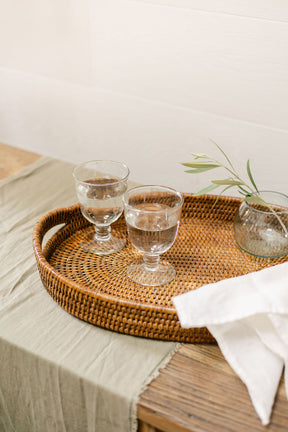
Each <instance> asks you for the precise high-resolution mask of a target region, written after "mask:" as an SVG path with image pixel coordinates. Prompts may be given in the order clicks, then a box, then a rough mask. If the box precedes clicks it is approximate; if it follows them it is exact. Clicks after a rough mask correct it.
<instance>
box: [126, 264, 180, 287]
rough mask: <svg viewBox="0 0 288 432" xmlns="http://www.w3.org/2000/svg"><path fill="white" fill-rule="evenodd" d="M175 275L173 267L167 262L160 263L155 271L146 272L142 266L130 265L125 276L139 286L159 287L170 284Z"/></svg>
mask: <svg viewBox="0 0 288 432" xmlns="http://www.w3.org/2000/svg"><path fill="white" fill-rule="evenodd" d="M175 275H176V271H175V269H174V267H173V266H172V265H171V264H169V263H168V262H165V261H163V262H161V263H160V264H159V266H158V267H157V269H156V270H147V268H146V267H145V265H144V264H131V265H130V266H128V268H127V276H128V277H129V278H130V279H131V280H132V281H133V282H136V283H138V284H140V285H146V286H159V285H164V284H166V283H168V282H171V281H172V280H173V279H174V277H175Z"/></svg>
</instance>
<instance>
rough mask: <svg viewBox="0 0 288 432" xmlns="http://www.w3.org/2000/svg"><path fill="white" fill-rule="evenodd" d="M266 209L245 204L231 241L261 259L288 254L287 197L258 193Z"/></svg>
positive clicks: (271, 193) (258, 205)
mask: <svg viewBox="0 0 288 432" xmlns="http://www.w3.org/2000/svg"><path fill="white" fill-rule="evenodd" d="M260 196H261V198H262V199H263V200H264V201H265V203H266V204H267V205H265V206H264V205H261V204H259V203H256V202H255V203H253V202H247V201H246V200H244V201H243V202H242V204H241V205H240V207H239V209H238V210H237V212H236V215H235V219H234V237H235V241H236V243H237V245H238V246H239V247H240V248H241V249H242V250H243V251H245V252H247V253H249V254H251V255H254V256H257V257H262V258H277V257H280V256H282V255H286V254H287V253H288V196H287V195H285V194H283V193H279V192H273V191H261V192H260Z"/></svg>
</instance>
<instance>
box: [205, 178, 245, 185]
mask: <svg viewBox="0 0 288 432" xmlns="http://www.w3.org/2000/svg"><path fill="white" fill-rule="evenodd" d="M212 183H214V184H217V185H224V186H225V185H227V186H228V185H231V186H239V185H242V184H243V182H241V181H239V180H235V179H233V178H227V179H224V180H212Z"/></svg>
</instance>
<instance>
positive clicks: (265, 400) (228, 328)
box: [173, 262, 288, 425]
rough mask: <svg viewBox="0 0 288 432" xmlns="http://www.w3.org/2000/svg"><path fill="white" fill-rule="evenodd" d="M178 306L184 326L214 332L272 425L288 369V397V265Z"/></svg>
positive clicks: (186, 298) (215, 286) (222, 284)
mask: <svg viewBox="0 0 288 432" xmlns="http://www.w3.org/2000/svg"><path fill="white" fill-rule="evenodd" d="M173 303H174V306H175V308H176V311H177V314H178V318H179V320H180V323H181V326H182V327H184V328H192V327H207V328H208V330H209V331H210V332H211V334H212V335H213V336H214V338H215V339H216V341H217V342H218V345H219V347H220V349H221V351H222V353H223V355H224V357H225V358H226V360H227V361H228V363H229V364H230V366H231V367H232V368H233V370H234V371H235V372H236V374H237V375H238V376H239V377H240V379H241V380H242V381H243V382H244V384H245V385H246V387H247V389H248V392H249V395H250V398H251V400H252V403H253V405H254V408H255V410H256V412H257V414H258V416H259V418H260V420H261V422H262V424H263V425H267V424H268V423H269V421H270V416H271V412H272V407H273V403H274V399H275V395H276V392H277V389H278V385H279V380H280V378H281V375H282V371H283V366H284V365H285V387H286V394H287V397H288V391H287V389H288V383H287V366H288V361H287V359H288V262H286V263H283V264H278V265H276V266H273V267H268V268H266V269H264V270H261V271H258V272H253V273H249V274H247V275H243V276H239V277H235V278H230V279H225V280H223V281H219V282H217V283H212V284H208V285H205V286H202V287H200V288H198V289H196V290H194V291H190V292H188V293H185V294H182V295H180V296H177V297H174V299H173Z"/></svg>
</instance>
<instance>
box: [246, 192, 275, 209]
mask: <svg viewBox="0 0 288 432" xmlns="http://www.w3.org/2000/svg"><path fill="white" fill-rule="evenodd" d="M245 201H246V202H248V203H253V204H260V205H263V206H265V207H269V208H270V206H269V205H268V204H267V203H266V201H264V200H263V199H262V198H260V197H259V196H257V195H251V196H247V197H246V198H245Z"/></svg>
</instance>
